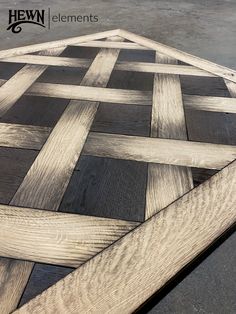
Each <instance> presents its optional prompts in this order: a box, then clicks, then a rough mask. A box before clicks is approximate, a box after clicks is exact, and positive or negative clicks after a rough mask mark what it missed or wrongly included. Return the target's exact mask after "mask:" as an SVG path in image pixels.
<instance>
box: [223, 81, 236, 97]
mask: <svg viewBox="0 0 236 314" xmlns="http://www.w3.org/2000/svg"><path fill="white" fill-rule="evenodd" d="M224 81H225V84H226V86H227V88H228V90H229V93H230V95H231V97H234V98H235V97H236V84H235V83H233V82H230V81H228V80H224Z"/></svg>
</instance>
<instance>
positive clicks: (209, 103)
mask: <svg viewBox="0 0 236 314" xmlns="http://www.w3.org/2000/svg"><path fill="white" fill-rule="evenodd" d="M4 82H5V80H0V86H1V85H2V84H4ZM25 94H26V95H29V96H45V97H56V98H57V97H58V98H65V99H68V98H70V97H71V98H73V99H80V100H91V101H100V102H106V103H118V104H131V105H140V106H151V101H152V94H151V92H149V91H137V90H126V89H114V88H98V87H90V86H75V85H65V84H51V83H34V84H33V85H32V86H31V87H30V88H29V89H28V91H26V93H25ZM183 101H184V106H185V108H186V109H191V110H203V111H213V112H228V113H235V112H236V109H235V108H236V100H235V99H232V98H228V97H214V96H198V95H185V94H184V95H183Z"/></svg>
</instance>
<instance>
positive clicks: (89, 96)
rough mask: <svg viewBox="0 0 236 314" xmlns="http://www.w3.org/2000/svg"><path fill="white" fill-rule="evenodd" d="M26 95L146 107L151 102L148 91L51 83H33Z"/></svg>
mask: <svg viewBox="0 0 236 314" xmlns="http://www.w3.org/2000/svg"><path fill="white" fill-rule="evenodd" d="M26 95H30V96H44V97H55V98H66V99H77V100H89V101H99V102H110V103H122V104H135V105H147V104H150V101H151V93H150V92H148V91H137V90H125V89H115V88H102V87H91V86H76V85H65V84H52V83H35V84H34V85H33V86H32V87H31V88H30V89H29V90H28V92H27V93H26Z"/></svg>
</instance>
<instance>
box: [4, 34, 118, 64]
mask: <svg viewBox="0 0 236 314" xmlns="http://www.w3.org/2000/svg"><path fill="white" fill-rule="evenodd" d="M118 32H119V30H118V29H116V30H110V31H105V32H100V33H95V34H90V35H84V36H79V37H72V38H68V39H63V40H54V41H50V42H46V43H41V44H34V45H28V46H24V47H18V48H11V49H6V50H1V51H0V58H7V57H13V56H19V55H23V54H26V53H32V52H36V51H40V50H45V49H51V48H58V47H66V46H68V45H73V44H78V43H82V42H86V41H89V40H96V39H103V38H107V37H110V36H116V35H118Z"/></svg>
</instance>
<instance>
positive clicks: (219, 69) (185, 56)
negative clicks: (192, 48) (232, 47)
mask: <svg viewBox="0 0 236 314" xmlns="http://www.w3.org/2000/svg"><path fill="white" fill-rule="evenodd" d="M118 35H119V36H122V37H124V38H125V39H128V40H130V41H133V42H135V43H137V44H139V45H142V46H146V47H147V48H151V49H153V50H156V51H158V52H159V53H163V54H165V55H167V56H169V57H172V58H174V59H177V60H180V61H183V62H185V63H188V64H190V65H193V66H195V67H197V68H200V69H202V70H205V71H207V72H210V73H212V74H215V75H217V76H221V77H223V78H225V79H228V80H229V81H232V82H236V71H235V70H232V69H229V68H227V67H224V66H221V65H218V64H216V63H213V62H210V61H208V60H205V59H202V58H199V57H196V56H193V55H191V54H189V53H187V52H183V51H181V50H178V49H176V48H172V47H169V46H166V45H164V44H161V43H158V42H156V41H154V40H151V39H148V38H145V37H143V36H140V35H136V34H133V33H131V32H128V31H125V30H123V29H122V30H120V31H119V33H118Z"/></svg>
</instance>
